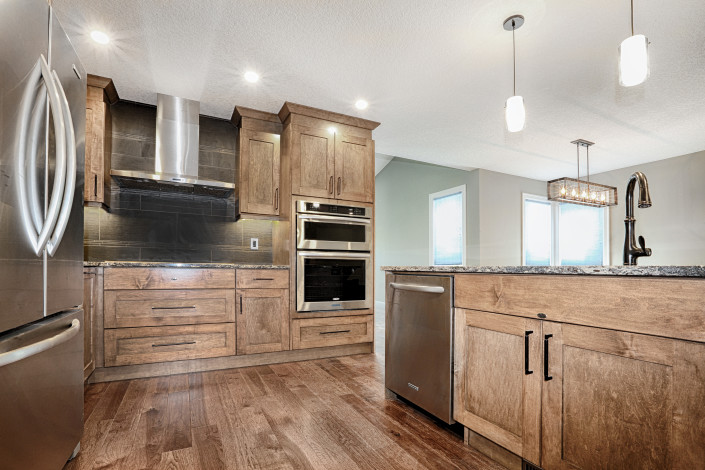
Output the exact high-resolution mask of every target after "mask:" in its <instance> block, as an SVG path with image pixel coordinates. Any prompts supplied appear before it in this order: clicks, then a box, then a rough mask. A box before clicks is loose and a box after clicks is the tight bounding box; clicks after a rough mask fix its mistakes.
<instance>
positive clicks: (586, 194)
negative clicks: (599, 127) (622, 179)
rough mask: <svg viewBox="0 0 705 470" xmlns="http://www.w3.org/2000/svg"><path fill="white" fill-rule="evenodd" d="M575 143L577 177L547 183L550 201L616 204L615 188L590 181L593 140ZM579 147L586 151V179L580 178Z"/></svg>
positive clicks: (597, 205)
mask: <svg viewBox="0 0 705 470" xmlns="http://www.w3.org/2000/svg"><path fill="white" fill-rule="evenodd" d="M571 144H575V147H576V150H577V156H578V178H577V179H576V178H568V177H563V178H558V179H555V180H551V181H549V182H548V183H547V192H548V199H549V200H550V201H560V202H567V203H570V204H579V205H581V206H591V207H607V206H616V205H617V188H615V187H614V186H607V185H605V184H600V183H595V182H593V181H590V146H591V145H594V144H595V143H594V142H589V141H587V140H583V139H578V140H574V141H572V142H571ZM580 147H585V149H586V153H587V179H585V180H582V179H580Z"/></svg>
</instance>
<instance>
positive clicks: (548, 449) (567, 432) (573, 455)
mask: <svg viewBox="0 0 705 470" xmlns="http://www.w3.org/2000/svg"><path fill="white" fill-rule="evenodd" d="M543 335H544V336H543V338H544V339H545V341H546V344H547V347H548V356H547V357H548V361H547V362H546V364H547V370H546V371H545V373H546V374H547V375H548V376H549V377H551V378H550V380H544V382H543V406H542V413H543V414H542V431H543V441H542V458H543V461H542V467H543V468H545V469H546V470H550V469H591V470H599V469H614V468H662V469H690V468H705V467H704V466H705V464H704V463H703V462H705V439H703V436H704V435H705V344H698V343H691V342H687V341H679V340H673V339H668V338H661V337H655V336H646V335H639V334H633V333H624V332H619V331H613V330H604V329H599V328H589V327H581V326H574V325H569V324H559V323H554V322H544V325H543ZM542 376H543V374H542ZM544 379H545V378H544Z"/></svg>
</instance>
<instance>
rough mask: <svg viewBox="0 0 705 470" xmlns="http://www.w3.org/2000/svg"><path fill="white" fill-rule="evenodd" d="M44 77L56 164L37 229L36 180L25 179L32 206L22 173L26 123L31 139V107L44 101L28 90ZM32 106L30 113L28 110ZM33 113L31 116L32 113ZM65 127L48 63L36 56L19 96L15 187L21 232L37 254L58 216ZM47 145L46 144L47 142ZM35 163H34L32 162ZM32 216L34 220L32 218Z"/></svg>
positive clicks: (33, 158)
mask: <svg viewBox="0 0 705 470" xmlns="http://www.w3.org/2000/svg"><path fill="white" fill-rule="evenodd" d="M42 78H43V80H44V85H45V86H46V89H47V94H48V96H49V105H50V107H51V110H52V115H53V117H54V134H55V138H56V167H55V172H54V188H53V189H52V194H51V200H50V202H49V208H48V210H47V216H46V219H45V220H44V221H43V223H42V224H41V230H37V227H36V226H33V225H36V222H37V219H38V220H41V214H36V213H33V211H34V212H36V210H37V207H36V204H37V201H38V200H39V198H38V196H37V194H36V192H37V191H38V188H37V182H36V176H33V177H35V181H31V182H29V186H30V189H31V191H33V192H34V193H35V194H32V196H31V200H32V203H33V204H34V205H35V207H33V206H32V204H31V203H30V199H29V196H28V194H27V183H28V182H27V175H26V166H27V138H28V135H27V133H28V129H27V126H28V125H29V126H30V128H32V127H34V129H33V132H32V135H30V136H29V138H31V139H34V138H35V137H36V136H35V135H34V133H36V132H37V129H38V128H40V126H39V125H38V122H36V120H37V119H39V116H38V115H40V111H41V110H38V109H37V106H33V105H34V104H36V101H37V99H39V101H40V103H39V104H40V105H41V103H43V102H44V99H45V98H37V97H36V96H35V97H34V99H33V100H32V99H31V97H32V95H31V93H32V92H33V90H35V89H36V86H37V84H38V83H39V80H40V79H42ZM42 93H43V91H42V90H41V88H40V90H39V92H38V94H39V96H41V94H42ZM33 109H34V113H33V112H32V110H33ZM33 114H34V115H33ZM65 129H66V127H65V123H64V116H63V113H62V112H61V102H60V99H59V93H58V91H57V90H56V87H55V84H54V80H53V78H52V76H51V72H50V70H49V65H48V64H47V62H46V59H45V58H44V55H43V54H42V55H40V56H39V59H38V60H37V64H36V65H35V67H34V69H32V72H31V73H30V78H29V83H28V85H27V88H26V90H25V93H24V95H23V98H22V103H21V109H20V128H19V133H20V135H19V141H20V144H19V146H18V155H17V158H18V160H19V162H18V165H17V171H18V182H19V184H18V188H19V201H20V204H21V206H22V207H21V214H22V222H23V224H24V227H25V231H26V233H27V236H28V238H29V241H30V243H31V244H32V249H33V250H34V253H35V254H36V255H37V256H39V255H41V253H42V251H43V250H44V247H45V246H46V244H47V242H48V241H49V237H50V235H51V232H52V231H53V229H54V226H55V225H56V219H57V218H58V216H59V207H60V206H59V203H60V202H61V194H62V193H63V192H64V184H65V180H66V175H65V173H66V168H65V167H66V130H65ZM47 145H48V144H47ZM30 148H31V149H32V150H33V151H34V152H35V154H36V146H35V144H31V145H30ZM30 162H31V163H33V164H34V163H35V162H36V155H32V156H31V157H30ZM35 166H36V165H35ZM32 175H35V173H34V171H32ZM31 219H34V222H33V220H31Z"/></svg>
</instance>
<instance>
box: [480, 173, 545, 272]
mask: <svg viewBox="0 0 705 470" xmlns="http://www.w3.org/2000/svg"><path fill="white" fill-rule="evenodd" d="M476 171H477V173H478V174H479V179H480V192H479V195H478V204H479V207H480V209H479V212H480V215H479V222H477V220H478V219H472V220H473V221H475V222H474V224H473V225H475V226H476V227H477V228H478V229H479V231H480V237H479V239H480V242H479V252H480V259H479V262H477V263H475V264H477V265H483V266H517V265H520V264H521V244H522V227H521V225H522V216H521V213H522V207H521V205H522V199H521V195H522V193H529V194H546V182H545V181H539V180H534V179H529V178H521V177H519V176H512V175H506V174H504V173H497V172H494V171H488V170H476Z"/></svg>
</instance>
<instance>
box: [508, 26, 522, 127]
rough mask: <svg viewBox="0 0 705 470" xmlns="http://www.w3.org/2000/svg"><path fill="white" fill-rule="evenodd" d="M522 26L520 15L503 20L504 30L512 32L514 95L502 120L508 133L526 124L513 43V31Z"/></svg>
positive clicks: (509, 100)
mask: <svg viewBox="0 0 705 470" xmlns="http://www.w3.org/2000/svg"><path fill="white" fill-rule="evenodd" d="M523 24H524V17H523V16H521V15H514V16H510V17H509V18H507V19H506V20H504V25H503V26H504V29H506V30H507V31H511V32H512V58H513V60H514V63H513V70H514V95H513V96H511V97H510V98H509V99H507V102H506V103H505V104H504V118H505V120H506V121H507V130H508V131H509V132H519V131H520V130H522V129H524V126H525V124H526V109H525V108H524V98H523V97H522V96H517V59H516V44H515V41H514V31H515V30H517V29H518V28H521V26H522V25H523Z"/></svg>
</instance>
